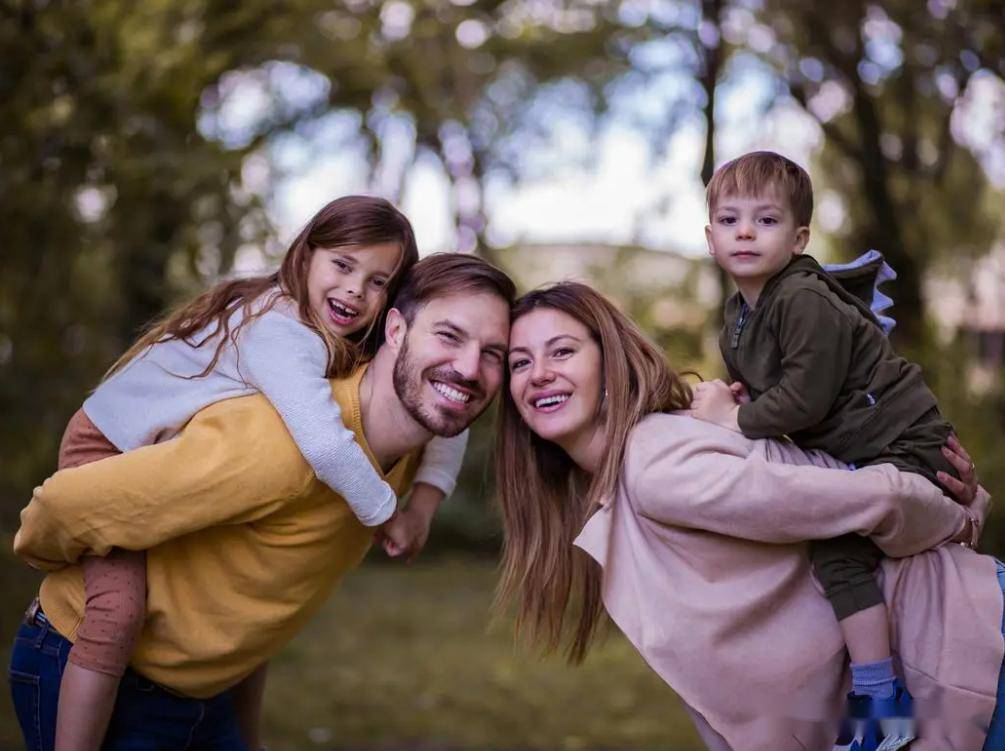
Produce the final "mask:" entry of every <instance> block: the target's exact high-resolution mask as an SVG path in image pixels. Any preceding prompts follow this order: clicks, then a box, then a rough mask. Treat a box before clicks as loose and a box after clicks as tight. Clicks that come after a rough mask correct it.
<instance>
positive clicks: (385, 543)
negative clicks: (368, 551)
mask: <svg viewBox="0 0 1005 751" xmlns="http://www.w3.org/2000/svg"><path fill="white" fill-rule="evenodd" d="M442 500H443V491H442V490H440V489H439V488H434V487H433V486H432V485H427V484H426V483H423V482H420V483H417V484H416V485H415V488H414V489H413V490H412V497H411V498H410V499H409V501H408V506H406V507H405V508H404V509H402V510H401V511H399V512H398V513H396V514H395V515H394V516H392V517H391V518H390V519H388V520H387V521H386V522H384V524H383V525H382V526H381V527H380V530H379V531H378V533H377V539H378V541H379V542H380V544H381V546H382V547H383V548H384V552H385V553H387V554H388V555H389V556H390V557H391V558H404V559H405V563H411V562H412V561H414V560H415V559H416V557H417V556H418V555H419V553H421V552H422V549H423V548H424V547H425V546H426V540H427V539H429V527H430V525H431V524H432V521H433V515H434V514H435V513H436V509H437V508H439V505H440V501H442Z"/></svg>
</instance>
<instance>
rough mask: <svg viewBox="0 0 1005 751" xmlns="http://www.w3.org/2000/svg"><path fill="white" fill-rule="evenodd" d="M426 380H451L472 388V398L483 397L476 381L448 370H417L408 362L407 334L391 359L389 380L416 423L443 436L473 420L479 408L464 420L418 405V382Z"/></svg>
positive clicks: (452, 434) (456, 432)
mask: <svg viewBox="0 0 1005 751" xmlns="http://www.w3.org/2000/svg"><path fill="white" fill-rule="evenodd" d="M427 380H434V381H440V382H442V383H447V384H450V383H454V384H457V385H458V386H462V387H464V388H465V389H467V390H468V391H471V392H472V395H471V399H472V400H480V399H482V398H483V394H484V389H483V388H482V386H481V384H480V383H479V382H478V381H471V380H467V379H465V378H462V377H461V376H460V375H459V374H458V373H456V372H455V371H452V370H445V369H443V370H441V369H435V368H434V369H431V370H428V371H423V372H421V373H420V372H418V368H417V367H416V366H415V364H414V363H413V362H412V358H411V357H410V356H409V351H408V337H407V336H406V337H405V341H404V342H403V343H402V345H401V351H400V352H399V353H398V359H397V360H395V361H394V372H393V383H394V393H395V394H396V395H397V396H398V399H399V400H400V401H401V403H402V405H403V406H404V407H405V411H406V412H408V414H409V415H411V417H412V419H413V420H415V421H416V422H417V423H419V425H421V426H422V427H423V428H425V429H426V430H428V431H429V432H430V433H432V434H433V435H437V436H441V437H443V438H450V437H451V436H455V435H457V434H458V433H460V432H461V431H463V430H464V429H465V428H466V427H468V425H470V424H471V422H472V421H473V420H474V418H475V417H477V416H478V414H481V411H480V410H479V412H478V413H477V414H475V415H472V417H471V419H470V420H465V418H464V417H462V416H460V415H450V414H445V413H443V412H441V411H440V410H436V411H435V413H432V414H431V413H430V411H429V410H427V409H424V408H423V405H422V384H423V383H424V382H425V381H427Z"/></svg>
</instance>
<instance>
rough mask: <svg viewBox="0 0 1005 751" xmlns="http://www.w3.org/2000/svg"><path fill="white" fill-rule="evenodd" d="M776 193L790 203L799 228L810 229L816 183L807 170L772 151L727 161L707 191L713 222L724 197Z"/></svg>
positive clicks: (718, 170) (711, 181) (714, 176)
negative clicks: (769, 191)
mask: <svg viewBox="0 0 1005 751" xmlns="http://www.w3.org/2000/svg"><path fill="white" fill-rule="evenodd" d="M767 190H774V191H776V192H777V193H778V196H779V197H780V198H782V199H784V200H787V201H788V202H789V207H790V208H791V209H792V213H793V215H794V217H795V220H796V226H797V227H809V226H810V219H812V218H813V184H812V183H811V182H810V176H809V175H808V174H806V170H804V169H803V168H802V167H800V166H799V165H798V164H796V163H795V162H793V161H792V160H791V159H786V158H785V157H784V156H782V155H781V154H776V153H775V152H773V151H751V152H750V153H749V154H744V155H743V156H741V157H738V158H736V159H734V160H733V161H731V162H726V163H725V164H724V165H722V166H721V167H719V169H717V170H716V171H715V174H714V175H712V179H711V180H710V181H709V183H708V188H706V190H705V197H706V200H707V202H708V214H709V218H710V219H711V216H712V212H713V211H714V210H715V207H716V205H717V204H718V202H719V200H720V199H721V198H724V197H725V196H756V195H760V194H762V193H764V192H765V191H767Z"/></svg>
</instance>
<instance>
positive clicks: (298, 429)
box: [237, 310, 398, 527]
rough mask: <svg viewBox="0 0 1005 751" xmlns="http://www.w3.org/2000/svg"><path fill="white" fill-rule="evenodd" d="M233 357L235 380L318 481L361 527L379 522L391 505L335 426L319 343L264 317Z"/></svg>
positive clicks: (382, 485)
mask: <svg viewBox="0 0 1005 751" xmlns="http://www.w3.org/2000/svg"><path fill="white" fill-rule="evenodd" d="M237 350H238V357H239V361H238V362H239V367H240V369H241V373H242V375H243V376H244V377H245V378H246V380H247V381H248V383H249V384H250V385H252V386H254V387H255V388H256V389H258V390H259V391H261V392H262V393H263V394H265V397H266V398H267V399H268V400H269V401H270V402H271V403H272V406H274V407H275V408H276V411H277V412H279V414H280V415H281V416H282V418H283V422H284V423H285V424H286V427H287V429H288V430H289V431H290V435H292V436H293V440H294V441H295V442H296V444H297V446H298V448H299V449H300V452H301V453H302V454H303V455H304V458H305V459H306V460H307V463H308V464H310V465H311V468H312V469H313V470H314V472H315V474H317V476H318V478H319V479H320V480H321V481H322V482H323V483H325V485H327V486H328V487H330V488H331V489H332V490H334V491H335V492H336V493H338V494H339V495H340V496H342V497H343V498H345V501H346V503H347V504H349V508H351V509H352V511H353V513H354V514H355V515H356V518H357V519H359V521H360V522H361V523H362V524H363V525H365V526H367V527H373V526H377V525H379V524H383V523H384V522H385V521H387V520H388V519H389V518H390V517H391V515H392V514H393V513H394V510H395V508H396V507H397V504H398V498H397V496H396V495H395V493H394V491H393V490H391V487H390V486H389V485H388V484H387V483H386V482H384V480H383V479H382V478H381V477H380V476H379V475H378V474H377V471H376V470H375V469H374V467H373V465H372V464H371V463H370V460H369V459H368V458H367V456H366V454H365V453H364V452H363V448H362V447H361V446H360V445H359V443H357V442H356V438H355V435H354V434H353V432H352V431H351V430H349V429H348V428H347V427H345V424H344V423H343V421H342V411H341V409H340V408H339V405H338V404H337V403H336V402H335V400H334V399H332V392H331V383H330V382H329V381H328V379H327V378H326V377H325V375H326V371H327V363H328V357H327V353H326V351H325V347H324V343H323V342H322V341H321V338H320V337H319V336H318V335H317V334H315V333H314V332H313V331H311V330H310V329H309V328H307V327H306V326H304V325H303V324H302V323H300V322H299V321H296V320H294V319H293V318H291V317H289V316H287V315H284V314H282V313H280V312H278V311H275V310H270V311H268V312H266V313H264V314H263V315H262V316H260V317H259V318H257V319H255V320H254V321H251V322H249V323H248V324H247V325H246V326H245V327H244V329H242V331H241V334H240V336H239V337H238V340H237Z"/></svg>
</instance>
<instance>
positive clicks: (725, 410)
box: [691, 379, 749, 433]
mask: <svg viewBox="0 0 1005 751" xmlns="http://www.w3.org/2000/svg"><path fill="white" fill-rule="evenodd" d="M744 393H746V390H744ZM747 398H748V400H749V397H747ZM739 411H740V406H739V404H737V396H736V394H735V393H734V391H733V389H732V388H731V387H730V386H727V385H726V383H725V382H724V381H721V380H718V379H716V380H714V381H705V382H704V383H699V384H698V385H697V386H695V387H694V400H693V401H692V402H691V414H692V415H693V416H694V417H697V418H698V419H699V420H705V421H706V422H712V423H715V424H716V425H721V426H722V427H724V428H728V429H729V430H735V431H736V432H737V433H739V432H740V426H739V424H738V423H737V414H738V413H739Z"/></svg>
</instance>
